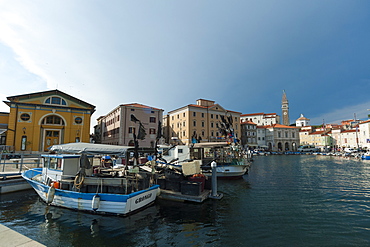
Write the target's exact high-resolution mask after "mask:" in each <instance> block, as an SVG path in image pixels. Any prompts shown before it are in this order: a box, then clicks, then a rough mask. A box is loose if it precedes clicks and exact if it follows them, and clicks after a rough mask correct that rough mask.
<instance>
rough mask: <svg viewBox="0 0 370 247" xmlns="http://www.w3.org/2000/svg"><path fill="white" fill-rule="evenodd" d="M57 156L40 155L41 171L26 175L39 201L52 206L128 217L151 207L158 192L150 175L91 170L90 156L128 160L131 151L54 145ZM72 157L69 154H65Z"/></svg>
mask: <svg viewBox="0 0 370 247" xmlns="http://www.w3.org/2000/svg"><path fill="white" fill-rule="evenodd" d="M50 150H51V151H53V152H56V154H47V155H42V158H43V167H42V168H35V169H30V170H27V171H25V172H24V173H23V174H22V177H23V178H24V179H26V180H27V181H28V182H29V183H30V184H31V186H32V187H33V189H34V190H35V191H36V192H37V194H38V195H39V196H40V198H41V199H42V200H43V201H44V202H46V203H48V204H50V205H53V206H59V207H65V208H69V209H74V210H81V211H88V212H94V213H99V214H113V215H128V214H132V213H133V212H136V211H138V210H140V209H143V208H145V207H147V206H149V205H151V204H152V203H153V202H154V201H155V199H156V197H157V195H158V194H159V192H160V189H159V185H156V184H152V183H153V181H154V179H153V173H152V172H146V171H143V172H142V171H140V170H139V168H138V167H134V168H132V169H129V168H128V166H127V165H128V164H127V165H122V166H121V167H120V168H113V167H109V168H104V167H101V166H97V167H94V166H93V165H92V164H93V155H97V154H99V155H117V156H123V155H125V157H130V156H129V152H131V151H133V147H124V146H112V145H102V144H91V143H69V144H61V145H54V146H52V147H51V149H50ZM66 153H71V154H66Z"/></svg>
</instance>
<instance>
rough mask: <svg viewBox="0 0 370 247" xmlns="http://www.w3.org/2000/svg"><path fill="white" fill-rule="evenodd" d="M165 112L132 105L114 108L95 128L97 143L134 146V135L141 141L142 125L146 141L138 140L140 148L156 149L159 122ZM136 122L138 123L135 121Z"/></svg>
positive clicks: (100, 119) (99, 119)
mask: <svg viewBox="0 0 370 247" xmlns="http://www.w3.org/2000/svg"><path fill="white" fill-rule="evenodd" d="M162 118H163V110H162V109H158V108H154V107H150V106H146V105H142V104H137V103H132V104H123V105H119V106H118V107H116V108H114V109H113V110H112V111H110V112H109V113H108V114H107V115H105V116H100V117H99V118H98V119H97V121H98V124H97V125H96V126H95V127H94V128H95V133H94V135H95V142H96V143H103V144H111V145H123V146H133V145H134V134H135V135H136V136H137V138H138V139H140V136H139V133H140V131H139V130H140V123H141V126H142V133H144V132H145V136H143V138H144V139H142V138H141V139H140V140H138V142H139V145H140V147H154V144H155V140H156V137H157V131H158V125H159V121H162ZM133 120H136V121H133Z"/></svg>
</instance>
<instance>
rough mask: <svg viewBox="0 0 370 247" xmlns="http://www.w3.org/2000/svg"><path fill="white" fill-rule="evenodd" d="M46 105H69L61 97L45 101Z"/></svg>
mask: <svg viewBox="0 0 370 247" xmlns="http://www.w3.org/2000/svg"><path fill="white" fill-rule="evenodd" d="M45 104H50V105H67V102H66V101H65V100H64V99H62V98H60V97H49V98H47V99H46V100H45Z"/></svg>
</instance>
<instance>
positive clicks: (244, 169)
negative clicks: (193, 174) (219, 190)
mask: <svg viewBox="0 0 370 247" xmlns="http://www.w3.org/2000/svg"><path fill="white" fill-rule="evenodd" d="M248 168H249V165H219V166H217V167H216V172H217V177H218V178H230V179H231V178H241V177H242V176H243V175H244V174H246V173H248ZM202 173H203V174H204V175H206V176H208V177H211V176H212V171H211V170H207V171H203V172H202Z"/></svg>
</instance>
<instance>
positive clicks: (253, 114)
mask: <svg viewBox="0 0 370 247" xmlns="http://www.w3.org/2000/svg"><path fill="white" fill-rule="evenodd" d="M257 115H276V113H263V112H259V113H249V114H242V115H240V116H241V117H246V116H257Z"/></svg>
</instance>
